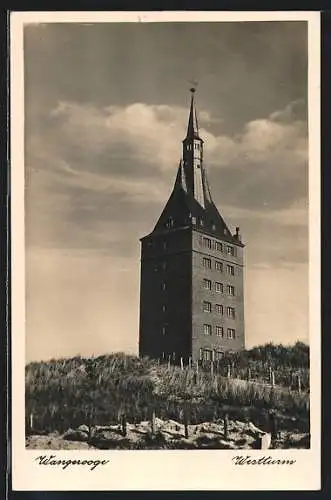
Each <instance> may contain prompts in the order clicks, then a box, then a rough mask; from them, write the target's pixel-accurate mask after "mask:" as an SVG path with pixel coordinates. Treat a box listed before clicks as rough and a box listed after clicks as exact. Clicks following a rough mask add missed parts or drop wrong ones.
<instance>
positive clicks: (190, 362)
mask: <svg viewBox="0 0 331 500" xmlns="http://www.w3.org/2000/svg"><path fill="white" fill-rule="evenodd" d="M188 366H189V369H191V368H192V356H190V357H189V358H188Z"/></svg>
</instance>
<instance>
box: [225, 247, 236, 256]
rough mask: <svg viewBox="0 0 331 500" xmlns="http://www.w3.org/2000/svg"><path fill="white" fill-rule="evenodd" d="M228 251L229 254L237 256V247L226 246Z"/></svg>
mask: <svg viewBox="0 0 331 500" xmlns="http://www.w3.org/2000/svg"><path fill="white" fill-rule="evenodd" d="M226 251H227V254H228V255H232V256H233V257H235V255H236V249H235V248H234V247H232V246H230V245H228V246H227V247H226Z"/></svg>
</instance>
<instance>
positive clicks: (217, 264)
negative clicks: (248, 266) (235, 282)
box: [202, 257, 234, 276]
mask: <svg viewBox="0 0 331 500" xmlns="http://www.w3.org/2000/svg"><path fill="white" fill-rule="evenodd" d="M202 265H203V267H204V268H206V269H211V268H212V266H211V259H209V258H208V257H203V259H202ZM215 269H217V271H221V272H223V262H220V261H218V260H216V261H215ZM226 272H227V274H229V275H230V276H234V266H232V265H231V264H227V265H226Z"/></svg>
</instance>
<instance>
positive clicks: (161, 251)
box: [139, 227, 245, 361]
mask: <svg viewBox="0 0 331 500" xmlns="http://www.w3.org/2000/svg"><path fill="white" fill-rule="evenodd" d="M221 247H222V248H221ZM228 247H229V248H233V249H234V255H231V253H228ZM141 252H142V253H141V255H142V257H141V286H140V339H139V352H140V355H141V356H142V355H147V356H150V357H157V358H162V357H163V358H164V359H168V356H169V355H172V353H175V359H177V360H178V359H179V358H180V357H183V358H184V360H186V361H187V360H188V357H189V356H191V357H192V359H193V360H195V359H200V358H201V356H203V357H205V356H212V358H213V359H216V358H217V356H221V353H222V352H225V351H227V350H233V351H236V350H240V349H243V348H244V347H245V332H244V290H243V287H244V284H243V248H242V245H234V244H232V243H231V244H230V243H228V242H226V241H222V240H220V239H217V238H214V237H211V236H208V235H207V234H203V233H202V232H201V231H196V230H194V229H192V227H186V228H181V229H177V230H176V229H174V230H170V231H165V232H163V233H151V234H150V235H149V236H147V237H145V238H143V239H142V250H141ZM203 259H208V261H210V269H209V268H208V267H205V266H204V260H203ZM227 266H231V268H228V267H227ZM232 269H233V272H234V275H232V274H230V273H229V270H230V271H231V270H232ZM204 280H209V282H210V289H207V288H206V287H205V282H204ZM216 283H218V284H219V285H217V287H218V290H217V288H216ZM228 286H230V287H233V288H231V289H229V288H228ZM204 302H206V304H204ZM208 307H210V310H208V311H207V310H206V311H204V308H205V309H208ZM229 307H230V308H232V309H231V310H230V311H228V308H229ZM222 308H223V310H222ZM221 312H222V313H221ZM228 313H231V315H232V314H234V317H229V315H228ZM204 325H210V334H209V333H208V334H206V332H205V328H206V327H204ZM208 328H209V327H208ZM220 328H223V331H222V330H220ZM228 329H230V330H228ZM229 335H231V336H234V338H228V336H229ZM208 351H210V353H209V352H208Z"/></svg>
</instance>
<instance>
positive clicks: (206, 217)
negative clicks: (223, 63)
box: [153, 89, 244, 246]
mask: <svg viewBox="0 0 331 500" xmlns="http://www.w3.org/2000/svg"><path fill="white" fill-rule="evenodd" d="M191 92H192V96H191V105H190V112H189V118H188V126H187V135H186V138H185V139H184V141H183V157H182V159H181V160H180V162H179V166H178V170H177V174H176V180H175V184H174V187H173V190H172V193H171V195H170V197H169V199H168V202H167V204H166V206H165V207H164V209H163V211H162V214H161V216H160V218H159V220H158V221H157V223H156V225H155V227H154V230H153V233H154V232H156V233H160V232H166V231H172V230H174V229H181V228H185V227H192V228H193V229H195V230H197V231H201V232H203V233H206V234H209V235H211V236H214V237H215V238H219V239H221V240H225V241H229V242H231V243H233V244H236V245H239V246H244V245H243V244H242V243H241V240H240V235H239V228H236V233H235V234H232V233H231V231H230V229H229V228H228V226H227V224H226V223H225V221H224V219H223V217H222V216H221V214H220V213H219V211H218V210H217V208H216V206H215V204H214V202H213V200H212V196H211V192H210V187H209V183H208V179H207V172H206V169H205V166H204V160H203V141H202V139H200V137H199V127H198V120H197V113H196V109H195V103H194V93H195V89H191Z"/></svg>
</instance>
